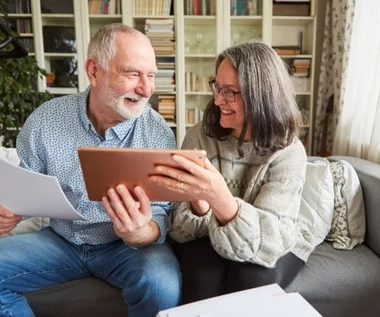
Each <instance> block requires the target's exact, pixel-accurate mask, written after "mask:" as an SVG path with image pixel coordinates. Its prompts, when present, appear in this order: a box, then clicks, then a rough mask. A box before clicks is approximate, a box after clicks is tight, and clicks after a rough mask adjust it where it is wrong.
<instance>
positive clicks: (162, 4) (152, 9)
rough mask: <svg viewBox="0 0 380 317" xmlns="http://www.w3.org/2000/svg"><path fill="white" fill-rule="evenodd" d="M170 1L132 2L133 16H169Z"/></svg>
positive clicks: (139, 0)
mask: <svg viewBox="0 0 380 317" xmlns="http://www.w3.org/2000/svg"><path fill="white" fill-rule="evenodd" d="M171 7H172V0H134V1H133V7H132V14H133V15H140V16H144V15H145V16H146V15H152V16H160V15H161V16H166V15H170V13H171Z"/></svg>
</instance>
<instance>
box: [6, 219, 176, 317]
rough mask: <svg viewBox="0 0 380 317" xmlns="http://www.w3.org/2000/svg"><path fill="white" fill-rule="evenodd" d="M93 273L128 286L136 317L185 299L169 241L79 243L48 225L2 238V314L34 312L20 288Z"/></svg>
mask: <svg viewBox="0 0 380 317" xmlns="http://www.w3.org/2000/svg"><path fill="white" fill-rule="evenodd" d="M87 276H95V277H97V278H99V279H102V280H104V281H107V282H108V283H110V284H112V285H114V286H116V287H118V288H120V289H122V292H123V296H124V299H125V301H126V302H127V303H128V312H129V316H130V317H140V316H141V317H142V316H144V317H145V316H147V317H150V316H152V317H153V316H156V314H157V313H158V312H159V311H160V310H163V309H168V308H170V307H174V306H176V305H178V304H179V302H180V292H181V291H180V290H181V274H180V269H179V265H178V262H177V259H176V257H175V255H174V253H173V252H172V250H171V248H170V247H169V246H168V245H167V244H166V243H164V244H152V245H150V246H148V247H146V248H142V249H133V248H131V247H129V246H128V245H126V244H125V243H123V242H122V241H121V240H118V241H114V242H111V243H108V244H102V245H95V246H92V245H75V244H72V243H70V242H68V241H67V240H65V239H64V238H62V237H61V236H59V235H58V234H56V233H55V232H54V231H53V229H51V228H50V227H48V228H45V229H43V230H41V231H39V232H34V233H30V234H23V235H18V236H12V237H7V238H3V239H0V316H13V317H16V316H20V317H29V316H34V313H33V312H32V310H31V308H30V306H29V305H28V303H27V301H26V299H25V297H24V296H22V295H20V294H18V293H24V292H30V291H34V290H38V289H40V288H42V287H45V286H52V285H56V284H60V283H64V282H67V281H71V280H74V279H79V278H83V277H87Z"/></svg>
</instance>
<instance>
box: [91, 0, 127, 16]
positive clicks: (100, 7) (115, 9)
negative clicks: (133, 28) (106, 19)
mask: <svg viewBox="0 0 380 317" xmlns="http://www.w3.org/2000/svg"><path fill="white" fill-rule="evenodd" d="M88 13H89V14H120V13H121V8H120V0H88Z"/></svg>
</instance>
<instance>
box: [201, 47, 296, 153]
mask: <svg viewBox="0 0 380 317" xmlns="http://www.w3.org/2000/svg"><path fill="white" fill-rule="evenodd" d="M225 58H227V59H228V60H229V61H230V62H231V63H232V65H233V67H234V68H235V70H236V72H237V76H238V81H239V86H240V90H241V95H242V98H243V103H244V113H245V116H244V123H243V129H242V132H241V135H240V138H239V149H238V152H239V154H240V155H242V153H241V145H242V144H243V142H244V138H245V135H246V133H247V130H248V128H250V129H251V135H250V139H251V141H252V142H253V145H254V147H255V149H256V150H257V151H258V153H259V154H262V155H265V154H269V153H273V152H275V151H276V150H279V149H281V148H284V147H286V146H287V145H289V144H291V143H292V142H294V138H295V137H297V136H298V134H299V132H300V128H301V125H302V116H301V113H300V110H299V108H298V105H297V102H296V99H295V97H296V94H295V91H294V87H293V83H292V81H291V78H290V75H289V71H288V66H287V65H286V64H285V63H284V61H283V60H282V59H281V58H280V57H279V56H278V55H277V53H276V52H275V51H274V50H273V49H272V48H271V47H270V46H268V45H267V44H265V43H264V42H262V41H260V40H251V41H249V42H246V43H242V44H238V45H235V46H231V47H229V48H227V49H225V50H224V51H223V52H221V53H220V54H219V55H218V57H217V59H216V68H215V73H217V72H218V68H219V66H220V64H221V62H222V61H223V60H224V59H225ZM214 102H215V98H212V100H211V101H210V102H209V104H208V106H207V108H206V111H205V114H204V121H203V128H204V130H205V133H206V134H207V135H209V136H212V137H217V138H218V139H221V140H222V139H224V138H225V137H226V136H227V135H230V134H231V129H225V128H223V127H222V126H220V123H219V121H220V110H219V107H217V106H216V105H215V103H214Z"/></svg>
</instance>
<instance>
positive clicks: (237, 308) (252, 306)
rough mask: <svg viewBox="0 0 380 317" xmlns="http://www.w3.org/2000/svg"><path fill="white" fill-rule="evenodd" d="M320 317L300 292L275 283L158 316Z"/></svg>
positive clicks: (204, 301)
mask: <svg viewBox="0 0 380 317" xmlns="http://www.w3.org/2000/svg"><path fill="white" fill-rule="evenodd" d="M231 316H239V317H253V316H260V317H278V316H282V317H322V316H321V315H320V314H319V313H318V312H317V311H316V310H315V309H314V308H313V307H312V306H311V305H310V304H309V303H308V302H307V301H306V300H305V299H304V298H303V297H302V296H301V295H300V294H298V293H289V294H286V293H285V291H284V290H283V289H282V288H281V287H280V286H278V285H277V284H270V285H267V286H262V287H257V288H252V289H249V290H246V291H241V292H236V293H231V294H228V295H223V296H218V297H214V298H210V299H206V300H203V301H199V302H195V303H191V304H187V305H183V306H178V307H175V308H171V309H167V310H163V311H160V312H159V313H158V314H157V317H231Z"/></svg>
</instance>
